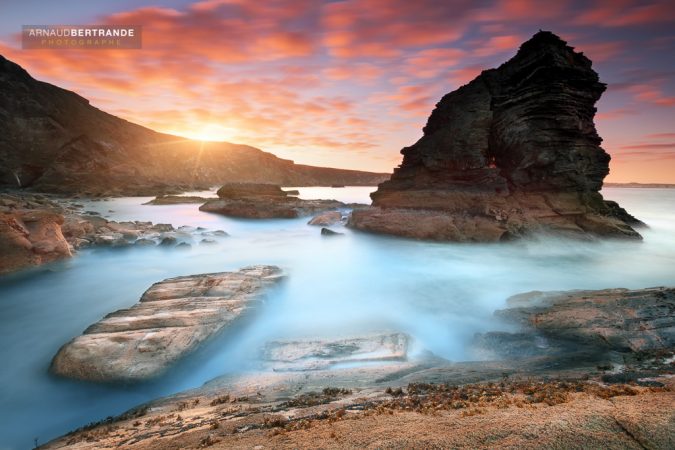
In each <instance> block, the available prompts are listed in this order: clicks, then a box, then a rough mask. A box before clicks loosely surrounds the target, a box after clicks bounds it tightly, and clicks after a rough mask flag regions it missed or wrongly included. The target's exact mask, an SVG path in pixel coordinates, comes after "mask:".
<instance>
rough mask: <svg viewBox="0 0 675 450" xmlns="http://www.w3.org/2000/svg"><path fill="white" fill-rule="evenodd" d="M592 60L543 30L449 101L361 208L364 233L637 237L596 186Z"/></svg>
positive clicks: (598, 157)
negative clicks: (514, 53) (540, 234)
mask: <svg viewBox="0 0 675 450" xmlns="http://www.w3.org/2000/svg"><path fill="white" fill-rule="evenodd" d="M604 90H605V85H604V84H603V83H601V82H600V81H599V79H598V74H597V73H596V72H595V71H594V70H593V69H592V68H591V61H590V60H589V59H588V58H586V57H585V56H584V55H583V54H582V53H578V52H575V51H574V49H573V48H572V47H569V46H567V44H566V42H564V41H562V40H561V39H560V38H558V37H557V36H556V35H554V34H552V33H550V32H539V33H537V34H536V35H535V36H534V37H533V38H532V39H530V40H529V41H527V42H525V43H524V44H523V45H522V46H521V47H520V50H519V51H518V53H517V55H516V56H515V57H513V58H512V59H511V60H509V61H507V62H506V63H504V64H502V65H501V66H500V67H498V68H497V69H490V70H486V71H483V73H482V74H481V75H480V76H478V77H477V78H476V79H474V80H473V81H471V82H470V83H468V84H467V85H465V86H462V87H461V88H459V89H458V90H456V91H454V92H451V93H449V94H447V95H446V96H444V97H443V98H442V99H441V101H440V102H439V103H438V104H437V105H436V109H435V110H434V111H433V113H432V114H431V116H430V117H429V119H428V121H427V124H426V126H425V127H424V136H423V137H422V138H421V139H420V140H419V141H418V142H416V143H415V144H414V145H412V146H410V147H406V148H404V149H403V150H402V151H401V153H402V154H403V155H404V157H403V162H402V164H401V165H400V167H399V168H397V169H396V170H395V171H394V174H393V175H392V177H391V179H390V180H389V181H386V182H384V183H382V184H380V185H379V188H378V190H377V191H376V192H374V193H373V194H372V195H371V197H372V198H373V206H374V208H366V209H360V210H355V211H354V212H353V214H352V217H351V219H350V222H349V223H350V225H351V226H353V227H355V228H359V229H362V230H366V231H372V232H378V233H385V234H394V235H400V236H406V237H413V238H422V239H433V240H447V241H460V242H462V241H481V242H484V241H500V240H508V239H513V238H517V237H521V236H526V235H530V234H533V233H555V234H562V235H566V236H574V237H596V236H604V237H616V238H628V239H640V235H639V234H638V233H637V232H636V231H635V230H634V229H633V227H635V226H641V225H644V224H642V222H640V221H639V220H637V219H635V218H634V217H632V216H630V215H629V214H628V213H627V212H626V211H625V210H623V209H621V208H620V207H619V206H618V205H617V204H616V203H615V202H605V201H604V199H603V198H602V196H601V194H600V193H599V190H600V188H601V187H602V182H603V179H604V178H605V176H606V175H607V174H608V172H609V160H610V156H609V155H608V154H607V153H606V152H605V151H604V150H603V149H602V148H601V147H600V143H601V141H602V139H601V138H600V137H599V136H598V134H597V132H596V129H595V125H594V123H593V117H594V115H595V112H596V109H595V106H594V105H595V103H596V102H597V101H598V99H599V98H600V96H601V94H602V93H603V92H604Z"/></svg>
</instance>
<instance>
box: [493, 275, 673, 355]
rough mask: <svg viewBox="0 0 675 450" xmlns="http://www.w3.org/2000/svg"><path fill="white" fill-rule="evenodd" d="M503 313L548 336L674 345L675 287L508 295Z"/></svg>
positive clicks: (629, 345) (633, 345)
mask: <svg viewBox="0 0 675 450" xmlns="http://www.w3.org/2000/svg"><path fill="white" fill-rule="evenodd" d="M507 304H508V306H509V308H508V309H505V310H501V311H498V312H497V314H498V315H499V316H501V317H504V318H507V319H509V320H512V321H515V322H518V323H520V324H522V325H524V326H525V327H527V328H530V329H534V330H536V331H538V332H539V333H541V334H543V335H544V336H546V337H548V338H553V339H558V340H566V341H572V342H580V343H584V344H587V345H597V346H599V347H605V348H609V349H612V350H617V351H633V352H637V351H648V350H661V349H671V348H673V347H675V289H674V288H665V287H658V288H649V289H637V290H629V289H603V290H597V291H567V292H539V291H534V292H529V293H525V294H518V295H515V296H513V297H510V298H509V299H508V300H507Z"/></svg>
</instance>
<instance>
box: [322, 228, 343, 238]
mask: <svg viewBox="0 0 675 450" xmlns="http://www.w3.org/2000/svg"><path fill="white" fill-rule="evenodd" d="M342 235H344V233H338V232H337V231H333V230H331V229H328V228H322V229H321V236H342Z"/></svg>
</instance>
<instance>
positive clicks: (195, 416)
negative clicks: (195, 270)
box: [45, 288, 675, 450]
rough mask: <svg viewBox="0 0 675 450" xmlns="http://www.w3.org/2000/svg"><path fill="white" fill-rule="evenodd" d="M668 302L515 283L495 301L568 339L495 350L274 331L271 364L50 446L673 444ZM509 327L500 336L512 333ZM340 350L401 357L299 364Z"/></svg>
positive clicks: (669, 294)
mask: <svg viewBox="0 0 675 450" xmlns="http://www.w3.org/2000/svg"><path fill="white" fill-rule="evenodd" d="M674 302H675V290H674V289H672V288H651V289H642V290H625V289H608V290H599V291H569V292H548V293H542V292H531V293H527V294H520V295H517V296H514V297H511V298H510V299H509V300H508V306H509V307H510V308H509V309H507V310H503V311H501V312H500V313H499V314H500V315H504V316H505V317H508V318H510V319H513V320H515V321H516V322H518V323H521V324H522V325H524V327H523V328H524V333H525V334H526V335H528V336H531V335H533V334H535V333H536V334H537V335H538V333H541V334H543V335H544V336H545V337H546V339H547V340H549V341H550V342H551V343H552V342H553V341H567V342H568V343H570V345H565V346H563V347H562V348H561V349H560V352H555V353H554V352H551V351H548V350H544V351H543V352H537V353H532V352H528V354H527V355H524V354H522V352H510V353H512V354H513V353H521V354H520V357H511V358H508V359H501V358H500V359H499V360H483V361H468V362H457V363H453V362H449V361H446V360H443V359H440V358H437V357H435V356H433V355H432V354H430V353H427V352H421V353H419V356H418V357H410V356H408V357H404V355H405V354H406V347H407V342H408V338H407V336H405V335H402V334H399V333H392V334H383V335H379V338H376V339H375V340H373V339H372V337H371V338H368V339H362V340H361V341H359V342H358V343H357V342H355V341H354V340H342V341H339V340H331V341H328V340H327V341H320V340H304V341H298V340H295V341H287V342H275V343H271V345H270V344H268V345H267V346H266V348H265V349H264V356H265V357H266V359H267V360H268V361H269V362H270V363H272V370H269V371H261V372H248V373H244V374H229V375H225V376H223V377H219V378H217V379H215V380H212V381H210V382H208V383H206V384H205V385H203V386H202V387H200V388H197V389H193V390H190V391H186V392H183V393H180V394H177V395H174V396H171V397H168V398H164V399H158V400H155V401H153V402H151V403H149V404H146V405H143V406H142V407H139V408H135V409H133V410H130V411H129V412H127V413H125V414H124V415H122V416H119V417H118V418H116V419H110V420H107V421H103V422H102V423H100V424H94V425H91V426H87V427H84V428H83V429H80V430H77V431H75V432H73V433H70V434H68V435H66V436H64V437H62V438H59V439H57V440H55V441H52V442H51V443H49V444H47V445H46V447H45V448H78V449H99V448H112V447H123V448H132V449H138V450H141V449H143V450H145V449H147V450H151V449H152V450H156V449H160V448H161V449H164V448H200V447H207V446H208V447H210V448H228V449H229V448H256V446H260V447H263V446H264V448H317V447H321V446H323V447H326V448H411V447H415V448H418V447H421V448H427V447H434V448H436V447H438V448H636V449H640V448H664V449H665V448H673V443H674V442H675V429H674V428H673V426H672V424H673V423H674V421H675V413H674V411H673V408H672V404H673V401H674V400H675V391H674V388H675V382H674V380H675V378H673V377H672V374H673V363H672V360H673V355H674V350H675V348H674V346H673V340H672V337H673V334H672V332H673V317H674V315H675V308H674V307H673V305H674ZM488 334H489V333H488ZM505 334H506V333H501V334H500V335H499V336H498V338H499V341H501V342H497V343H498V344H502V347H504V346H509V344H512V343H513V342H514V341H513V340H508V339H505ZM640 335H642V336H643V338H644V339H643V340H642V339H640V338H639V336H640ZM375 336H376V335H374V336H373V337H375ZM482 341H483V344H488V343H489V341H491V340H489V339H488V340H485V339H483V340H482ZM520 341H521V342H522V341H523V340H522V339H521V340H520ZM492 342H493V343H494V342H495V341H494V340H492ZM355 344H357V345H355ZM345 350H346V351H345ZM493 350H497V349H494V348H493ZM511 350H513V348H512V349H511ZM336 351H337V354H338V356H345V355H346V356H347V358H352V357H353V356H356V355H357V354H359V353H360V352H361V351H365V352H366V354H370V356H374V355H378V356H393V358H391V359H393V360H395V359H399V358H400V359H401V360H400V361H391V360H390V363H389V364H386V365H382V364H377V365H358V366H351V367H349V366H344V365H343V366H342V367H339V368H332V369H331V370H321V369H319V370H309V371H307V370H306V369H307V367H306V365H305V364H304V363H305V362H307V361H308V360H312V359H316V356H317V355H319V356H320V357H322V358H323V357H326V356H327V357H328V358H327V359H332V356H333V355H334V354H335V352H336ZM327 352H328V353H327ZM495 353H501V352H495ZM502 356H503V354H502ZM358 358H359V359H361V360H363V359H365V358H362V357H358ZM280 363H281V364H282V365H284V364H286V365H288V366H287V368H290V367H292V366H295V367H298V368H300V367H302V366H304V368H305V370H302V371H296V370H284V371H279V370H276V371H275V370H274V369H275V368H276V369H279V368H280V367H282V365H280ZM297 363H300V366H297ZM473 383H479V384H473ZM317 443H319V444H317Z"/></svg>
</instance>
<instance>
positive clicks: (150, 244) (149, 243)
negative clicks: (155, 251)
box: [134, 238, 155, 247]
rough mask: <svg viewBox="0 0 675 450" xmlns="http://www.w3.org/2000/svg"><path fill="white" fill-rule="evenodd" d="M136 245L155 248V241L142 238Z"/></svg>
mask: <svg viewBox="0 0 675 450" xmlns="http://www.w3.org/2000/svg"><path fill="white" fill-rule="evenodd" d="M134 245H137V246H139V247H154V246H155V241H153V240H152V239H146V238H141V239H137V240H136V242H134Z"/></svg>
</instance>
